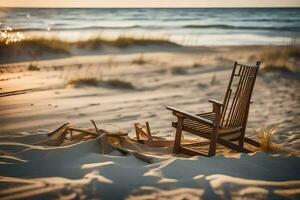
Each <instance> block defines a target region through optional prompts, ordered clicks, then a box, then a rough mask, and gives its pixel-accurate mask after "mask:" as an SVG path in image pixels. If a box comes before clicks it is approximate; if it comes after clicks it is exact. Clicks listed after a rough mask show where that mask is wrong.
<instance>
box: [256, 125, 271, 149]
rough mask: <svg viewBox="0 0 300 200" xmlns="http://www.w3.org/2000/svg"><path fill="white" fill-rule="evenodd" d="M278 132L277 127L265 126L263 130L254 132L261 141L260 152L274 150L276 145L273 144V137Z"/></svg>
mask: <svg viewBox="0 0 300 200" xmlns="http://www.w3.org/2000/svg"><path fill="white" fill-rule="evenodd" d="M275 132H276V128H275V127H268V126H263V127H262V128H259V129H256V130H254V133H255V135H257V137H258V138H259V140H260V143H261V147H260V150H261V151H264V152H267V151H270V150H273V149H274V145H273V144H272V136H273V135H274V133H275Z"/></svg>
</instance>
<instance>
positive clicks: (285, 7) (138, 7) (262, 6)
mask: <svg viewBox="0 0 300 200" xmlns="http://www.w3.org/2000/svg"><path fill="white" fill-rule="evenodd" d="M2 8H37V9H39V8H54V9H57V8H79V9H80V8H83V9H84V8H88V9H92V8H108V9H114V8H115V9H120V8H121V9H122V8H124V9H139V8H143V9H144V8H155V9H174V8H175V9H176V8H181V9H185V8H188V9H190V8H196V9H197V8H225V9H226V8H251V9H253V8H300V6H203V7H189V6H186V7H185V6H183V7H100V6H95V7H89V6H87V7H85V6H83V7H76V6H75V7H67V6H66V7H63V6H62V7H52V6H50V7H46V6H41V7H24V6H3V7H1V6H0V9H2Z"/></svg>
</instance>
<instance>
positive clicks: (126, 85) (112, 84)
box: [67, 78, 135, 90]
mask: <svg viewBox="0 0 300 200" xmlns="http://www.w3.org/2000/svg"><path fill="white" fill-rule="evenodd" d="M67 85H71V86H73V87H80V86H89V87H107V88H113V89H127V90H133V89H135V87H134V86H133V85H132V83H130V82H127V81H122V80H119V79H112V80H106V81H103V80H101V79H97V78H77V79H71V80H69V81H68V82H67Z"/></svg>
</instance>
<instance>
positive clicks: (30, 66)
mask: <svg viewBox="0 0 300 200" xmlns="http://www.w3.org/2000/svg"><path fill="white" fill-rule="evenodd" d="M27 69H28V70H29V71H40V68H39V67H38V66H36V65H34V64H30V65H28V68H27Z"/></svg>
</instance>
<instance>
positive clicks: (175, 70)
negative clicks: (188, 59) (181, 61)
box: [171, 66, 187, 75]
mask: <svg viewBox="0 0 300 200" xmlns="http://www.w3.org/2000/svg"><path fill="white" fill-rule="evenodd" d="M171 73H172V74H174V75H185V74H187V71H186V69H185V68H183V67H179V66H178V67H173V68H171Z"/></svg>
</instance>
